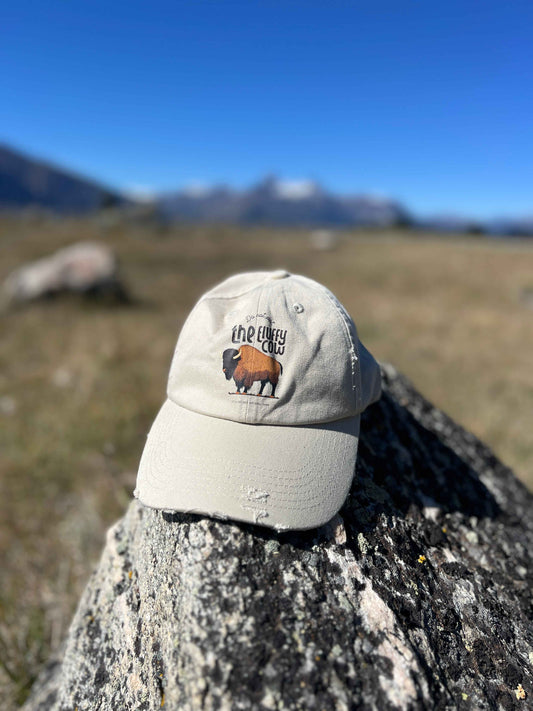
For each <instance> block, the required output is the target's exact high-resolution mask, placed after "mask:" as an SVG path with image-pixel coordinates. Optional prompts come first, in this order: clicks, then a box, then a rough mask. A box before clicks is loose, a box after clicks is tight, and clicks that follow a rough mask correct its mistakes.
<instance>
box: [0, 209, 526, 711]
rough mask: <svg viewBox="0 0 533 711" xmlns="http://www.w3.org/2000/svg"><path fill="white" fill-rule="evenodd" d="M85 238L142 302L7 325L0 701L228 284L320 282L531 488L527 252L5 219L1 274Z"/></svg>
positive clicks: (70, 597)
mask: <svg viewBox="0 0 533 711" xmlns="http://www.w3.org/2000/svg"><path fill="white" fill-rule="evenodd" d="M84 239H97V240H102V241H105V242H107V243H109V244H110V245H112V246H113V248H114V249H115V250H116V252H117V254H118V255H119V258H120V262H121V269H122V273H123V276H124V279H125V281H126V282H127V284H128V285H129V287H130V289H131V291H132V293H133V294H134V295H135V297H136V298H137V302H136V304H135V305H132V306H123V307H103V306H97V305H89V304H84V303H82V302H80V301H79V300H77V299H74V298H69V299H63V300H61V299H56V300H53V301H50V302H46V303H40V304H34V305H32V306H29V307H26V308H24V309H18V310H12V311H7V312H5V313H2V314H0V343H1V348H0V493H1V495H0V550H1V552H2V576H1V577H0V707H1V708H2V709H5V710H6V711H7V710H8V709H11V708H15V707H16V705H17V704H18V703H20V701H21V700H23V698H24V697H25V695H26V693H27V690H28V688H29V686H30V685H31V683H32V680H33V678H34V675H35V673H36V671H37V670H38V668H39V665H40V663H41V662H42V661H43V660H44V659H46V658H47V657H48V656H49V654H50V652H51V650H54V649H57V647H58V645H59V643H60V641H61V639H62V637H63V635H64V634H65V631H66V628H67V625H68V622H69V619H70V616H71V614H72V611H73V608H74V606H75V604H76V601H77V598H78V595H79V593H80V590H81V588H82V586H83V584H84V582H85V580H86V578H87V575H88V573H89V572H90V570H91V567H92V566H93V565H94V563H95V561H96V559H97V556H98V554H99V551H100V549H101V546H102V543H103V539H104V533H105V529H106V527H107V526H108V525H110V523H111V522H112V521H113V519H115V518H116V517H118V516H119V515H120V514H121V513H122V511H123V510H124V508H125V507H126V506H127V504H128V502H129V500H130V499H131V492H132V490H133V486H134V482H135V472H136V467H137V463H138V460H139V456H140V453H141V451H142V447H143V444H144V439H145V435H146V433H147V431H148V429H149V426H150V424H151V421H152V419H153V417H154V415H155V414H156V412H157V410H158V408H159V406H160V404H161V403H162V401H163V399H164V397H165V387H166V378H167V374H168V368H169V364H170V358H171V355H172V352H173V349H174V345H175V341H176V339H177V335H178V332H179V329H180V326H181V324H182V322H183V320H184V318H185V317H186V315H187V314H188V312H189V310H190V309H191V307H192V306H193V304H194V303H195V301H196V299H197V298H198V297H199V296H200V295H201V294H202V293H203V292H204V291H206V290H207V289H208V288H209V287H210V286H212V285H213V284H214V283H216V282H217V281H220V280H222V279H223V278H225V277H226V276H228V275H229V274H231V273H235V272H238V271H241V270H251V269H271V268H272V269H274V268H279V267H285V268H287V269H289V270H290V271H293V272H295V273H303V274H306V275H308V276H310V277H312V278H314V279H317V280H318V281H320V282H322V283H324V284H326V285H327V286H328V287H329V288H330V289H332V290H333V291H334V292H335V293H336V294H337V295H338V297H339V298H340V300H341V301H342V302H343V303H344V304H345V305H346V307H347V308H348V311H349V312H350V313H351V315H352V316H353V317H354V320H355V322H356V324H357V326H358V329H359V332H360V336H361V338H362V340H363V341H364V343H365V345H367V347H368V348H369V349H370V350H371V351H372V352H373V354H374V355H375V356H376V357H377V358H378V359H379V360H382V361H390V362H392V363H393V364H394V365H395V366H397V367H398V368H399V369H400V370H401V371H403V372H404V373H405V374H406V375H408V376H409V377H410V378H411V379H412V380H413V381H414V383H415V385H416V386H417V387H418V389H419V390H421V391H422V393H423V394H424V395H425V396H426V397H428V398H429V399H430V400H432V401H433V402H434V403H436V404H437V405H438V406H439V407H441V408H442V409H444V410H445V411H446V412H448V413H449V414H450V415H451V416H452V417H453V418H455V419H456V420H457V421H458V422H460V423H461V424H462V425H463V426H465V427H466V428H468V429H469V430H471V431H473V432H474V433H475V434H476V435H478V436H479V437H480V438H482V439H483V440H485V441H486V442H488V443H489V444H490V445H491V446H492V447H493V449H494V450H495V452H496V454H497V455H498V456H499V457H500V458H501V459H502V460H503V461H504V462H506V463H507V464H509V465H510V466H512V467H513V468H514V469H515V471H516V473H517V475H518V476H519V477H521V478H522V479H523V480H524V481H525V482H526V483H527V484H528V485H529V486H530V487H533V438H532V437H531V430H532V425H533V418H532V414H531V413H532V408H533V368H532V367H531V364H532V359H531V355H532V353H533V328H532V325H533V309H532V308H531V306H528V305H527V304H526V303H523V302H522V301H521V298H520V295H521V293H522V291H523V290H526V289H533V241H531V242H530V243H526V242H517V241H507V242H506V241H490V240H483V239H480V238H475V237H472V238H464V239H459V238H454V237H445V236H441V237H438V238H437V237H431V236H427V235H426V236H422V235H419V234H417V235H413V234H410V233H402V232H353V233H348V232H347V233H343V234H342V235H341V240H340V243H339V246H338V248H337V249H335V250H333V251H331V252H324V253H317V252H315V251H313V250H311V249H310V248H309V243H308V242H309V241H308V234H307V233H306V232H305V231H296V230H294V231H284V230H266V229H250V230H244V229H242V230H240V229H230V228H200V227H195V228H185V227H180V228H172V229H163V228H157V227H154V226H150V225H145V226H142V225H133V224H130V225H127V224H124V223H116V224H114V225H113V224H110V223H109V222H108V223H107V224H104V223H103V222H102V221H100V222H99V221H98V220H96V219H94V220H88V219H87V220H63V221H54V220H51V219H48V220H47V219H44V218H34V219H29V218H26V219H24V220H17V219H14V218H13V219H8V218H3V219H2V220H0V279H3V277H5V276H6V275H7V273H8V272H9V271H10V270H11V269H12V268H14V267H16V266H18V265H19V264H20V263H22V262H24V261H25V260H29V259H35V258H37V257H40V256H42V255H45V254H47V253H49V252H50V251H52V250H54V249H56V248H58V247H61V246H64V245H66V244H70V243H72V242H75V241H78V240H84Z"/></svg>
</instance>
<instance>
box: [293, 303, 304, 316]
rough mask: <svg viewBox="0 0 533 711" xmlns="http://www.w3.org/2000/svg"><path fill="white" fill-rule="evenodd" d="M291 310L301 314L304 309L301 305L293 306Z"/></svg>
mask: <svg viewBox="0 0 533 711" xmlns="http://www.w3.org/2000/svg"><path fill="white" fill-rule="evenodd" d="M292 308H293V309H294V310H295V311H296V313H297V314H301V313H302V311H303V310H304V307H303V306H302V305H301V304H294V306H293V307H292Z"/></svg>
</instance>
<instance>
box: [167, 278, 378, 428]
mask: <svg viewBox="0 0 533 711" xmlns="http://www.w3.org/2000/svg"><path fill="white" fill-rule="evenodd" d="M167 392H168V397H169V399H170V400H172V401H174V402H175V403H176V404H178V405H180V406H182V407H185V408H187V409H189V410H192V411H194V412H197V413H200V414H204V415H209V416H212V417H218V418H223V419H228V420H233V421H236V422H242V423H248V424H269V425H288V426H295V425H309V424H318V423H321V422H331V421H334V420H339V419H342V418H345V417H351V416H354V415H357V414H359V413H360V412H362V411H363V410H364V409H365V407H367V405H369V404H370V403H371V402H373V401H374V400H376V399H377V398H378V397H379V395H380V375H379V367H378V365H377V363H376V361H375V360H374V358H373V357H372V356H371V355H370V354H369V353H368V351H367V350H366V349H365V348H364V346H363V345H362V344H361V343H360V341H359V339H358V336H357V330H356V327H355V324H354V322H353V321H352V319H351V318H350V316H349V315H348V313H347V312H346V310H345V309H344V307H343V306H342V305H341V304H340V302H339V301H338V300H337V299H336V297H335V296H334V295H333V294H332V293H331V292H330V291H329V290H328V289H326V288H325V287H324V286H322V285H321V284H318V283H317V282H315V281H313V280H311V279H308V278H307V277H303V276H297V275H292V274H289V273H288V272H285V271H281V270H280V271H275V272H248V273H244V274H238V275H235V276H233V277H230V278H228V279H226V280H225V281H224V282H222V283H221V284H219V285H218V286H216V287H215V288H213V289H212V290H211V291H209V292H207V293H206V294H204V296H203V297H202V298H201V299H200V300H199V301H198V303H197V304H196V306H195V307H194V309H193V310H192V311H191V313H190V315H189V317H188V318H187V320H186V322H185V324H184V326H183V328H182V331H181V333H180V336H179V339H178V343H177V346H176V350H175V353H174V357H173V359H172V365H171V368H170V376H169V381H168V389H167Z"/></svg>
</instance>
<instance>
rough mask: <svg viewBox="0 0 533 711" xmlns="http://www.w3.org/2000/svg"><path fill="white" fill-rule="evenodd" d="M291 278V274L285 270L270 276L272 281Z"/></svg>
mask: <svg viewBox="0 0 533 711" xmlns="http://www.w3.org/2000/svg"><path fill="white" fill-rule="evenodd" d="M288 276H290V274H289V272H287V271H285V269H278V270H277V271H275V272H272V273H271V274H270V278H271V279H285V277H288Z"/></svg>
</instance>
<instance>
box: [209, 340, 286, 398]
mask: <svg viewBox="0 0 533 711" xmlns="http://www.w3.org/2000/svg"><path fill="white" fill-rule="evenodd" d="M222 372H223V373H224V374H225V376H226V380H229V379H230V378H231V377H233V380H234V381H235V385H236V386H237V393H239V395H240V394H241V388H243V389H244V393H248V390H249V389H250V388H251V387H252V385H253V384H254V383H255V382H256V381H258V380H260V381H261V390H260V391H259V395H263V390H264V388H265V385H266V384H267V383H270V385H271V386H272V392H271V393H270V397H275V393H276V385H277V384H278V380H279V376H280V375H282V373H283V368H282V365H281V363H278V361H277V360H276V359H275V358H272V356H269V355H266V354H265V353H261V351H258V350H257V348H253V346H241V347H240V348H239V350H237V349H236V348H228V349H226V350H225V351H224V353H223V354H222ZM252 394H253V393H250V395H252ZM263 397H266V395H263Z"/></svg>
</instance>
